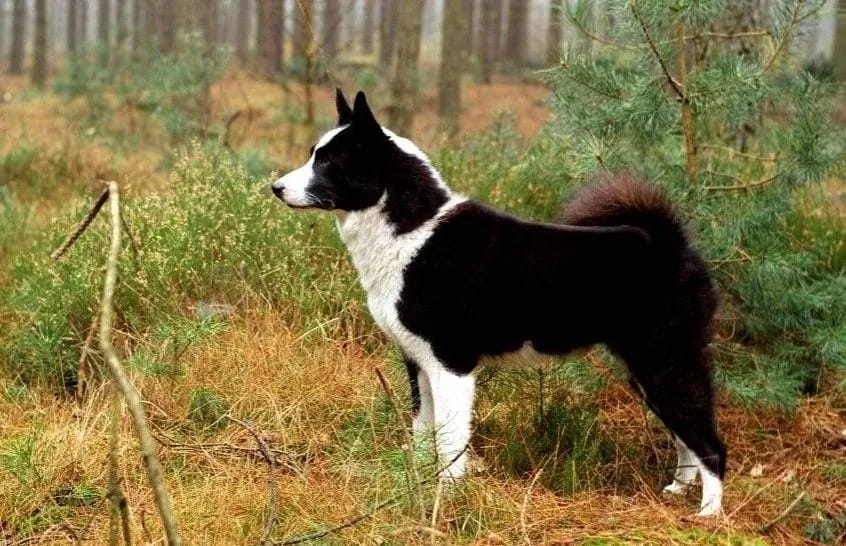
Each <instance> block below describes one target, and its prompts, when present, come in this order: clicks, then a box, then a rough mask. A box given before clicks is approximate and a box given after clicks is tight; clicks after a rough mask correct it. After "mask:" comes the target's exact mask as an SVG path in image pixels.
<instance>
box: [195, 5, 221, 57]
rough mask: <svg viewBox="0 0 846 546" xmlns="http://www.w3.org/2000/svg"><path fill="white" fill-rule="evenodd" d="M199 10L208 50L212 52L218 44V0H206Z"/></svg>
mask: <svg viewBox="0 0 846 546" xmlns="http://www.w3.org/2000/svg"><path fill="white" fill-rule="evenodd" d="M198 8H199V12H200V24H201V25H202V31H203V40H204V41H205V44H206V49H207V50H209V51H210V50H211V49H212V48H214V46H215V45H216V44H217V15H218V13H217V10H218V3H217V0H205V2H203V3H202V5H201V6H199V7H198Z"/></svg>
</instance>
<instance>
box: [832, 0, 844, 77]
mask: <svg viewBox="0 0 846 546" xmlns="http://www.w3.org/2000/svg"><path fill="white" fill-rule="evenodd" d="M834 25H835V26H834V53H833V56H832V61H833V62H834V78H835V79H836V80H837V81H840V82H846V0H840V1H839V2H838V3H837V10H836V11H835V12H834Z"/></svg>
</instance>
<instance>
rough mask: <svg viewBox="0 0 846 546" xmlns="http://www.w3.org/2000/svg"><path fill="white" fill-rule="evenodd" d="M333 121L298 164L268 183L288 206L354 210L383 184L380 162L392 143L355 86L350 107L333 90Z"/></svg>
mask: <svg viewBox="0 0 846 546" xmlns="http://www.w3.org/2000/svg"><path fill="white" fill-rule="evenodd" d="M335 105H336V107H337V110H338V126H337V127H336V128H334V129H332V130H331V131H329V132H327V133H326V134H324V135H323V136H322V137H320V140H318V142H317V144H315V145H314V146H313V147H312V149H311V156H310V157H309V159H308V161H307V162H306V163H305V165H303V166H302V167H300V168H298V169H296V170H294V171H291V172H290V173H288V174H286V175H285V176H283V177H282V178H280V179H278V180H277V181H276V182H274V183H273V193H275V194H276V196H277V197H279V198H280V199H282V200H283V201H284V202H285V203H286V204H287V205H288V206H289V207H294V208H319V209H326V210H342V211H354V210H361V209H365V208H368V207H370V206H373V205H375V204H376V203H377V202H378V201H379V199H380V197H381V196H382V194H383V193H384V192H385V190H386V189H387V188H386V183H387V182H386V176H385V174H386V173H385V166H386V164H387V163H389V162H390V159H391V157H392V155H393V151H394V150H393V148H395V147H396V146H395V144H394V143H392V142H391V141H390V137H389V136H388V134H386V132H385V131H383V130H382V127H381V126H380V125H379V123H378V122H377V121H376V118H375V117H374V116H373V112H372V111H371V110H370V106H369V105H368V104H367V98H366V97H365V95H364V93H362V92H361V91H359V93H358V94H357V95H356V97H355V104H354V106H353V108H350V106H349V104H348V103H347V99H346V98H345V97H344V95H343V93H342V92H341V90H340V89H338V90H337V92H336V96H335Z"/></svg>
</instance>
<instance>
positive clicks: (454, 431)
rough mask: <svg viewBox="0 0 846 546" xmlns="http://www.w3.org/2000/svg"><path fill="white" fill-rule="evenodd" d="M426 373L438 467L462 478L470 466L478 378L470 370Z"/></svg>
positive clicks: (438, 370)
mask: <svg viewBox="0 0 846 546" xmlns="http://www.w3.org/2000/svg"><path fill="white" fill-rule="evenodd" d="M439 368H440V367H439ZM425 375H426V376H427V377H428V380H429V387H430V388H431V397H432V402H433V409H434V425H435V445H436V447H437V453H438V468H439V469H440V470H441V471H442V475H443V476H446V477H449V478H459V477H461V476H462V475H464V472H465V471H466V468H467V452H466V451H467V443H468V442H469V441H470V421H471V418H472V414H473V395H474V393H475V379H474V378H473V376H472V375H470V374H468V375H457V374H454V373H452V372H449V371H447V370H446V369H444V368H440V369H436V370H429V371H428V373H427V374H425Z"/></svg>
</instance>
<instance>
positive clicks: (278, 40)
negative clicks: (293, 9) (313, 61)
mask: <svg viewBox="0 0 846 546" xmlns="http://www.w3.org/2000/svg"><path fill="white" fill-rule="evenodd" d="M282 4H283V3H282V0H258V1H257V3H256V9H257V11H256V14H257V16H258V32H257V36H256V39H257V40H258V43H257V46H258V47H256V49H257V50H258V52H259V69H260V71H261V75H262V77H264V78H265V79H268V80H276V79H277V78H278V77H279V72H280V71H281V70H282V26H283V23H284V12H283V5H282Z"/></svg>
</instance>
